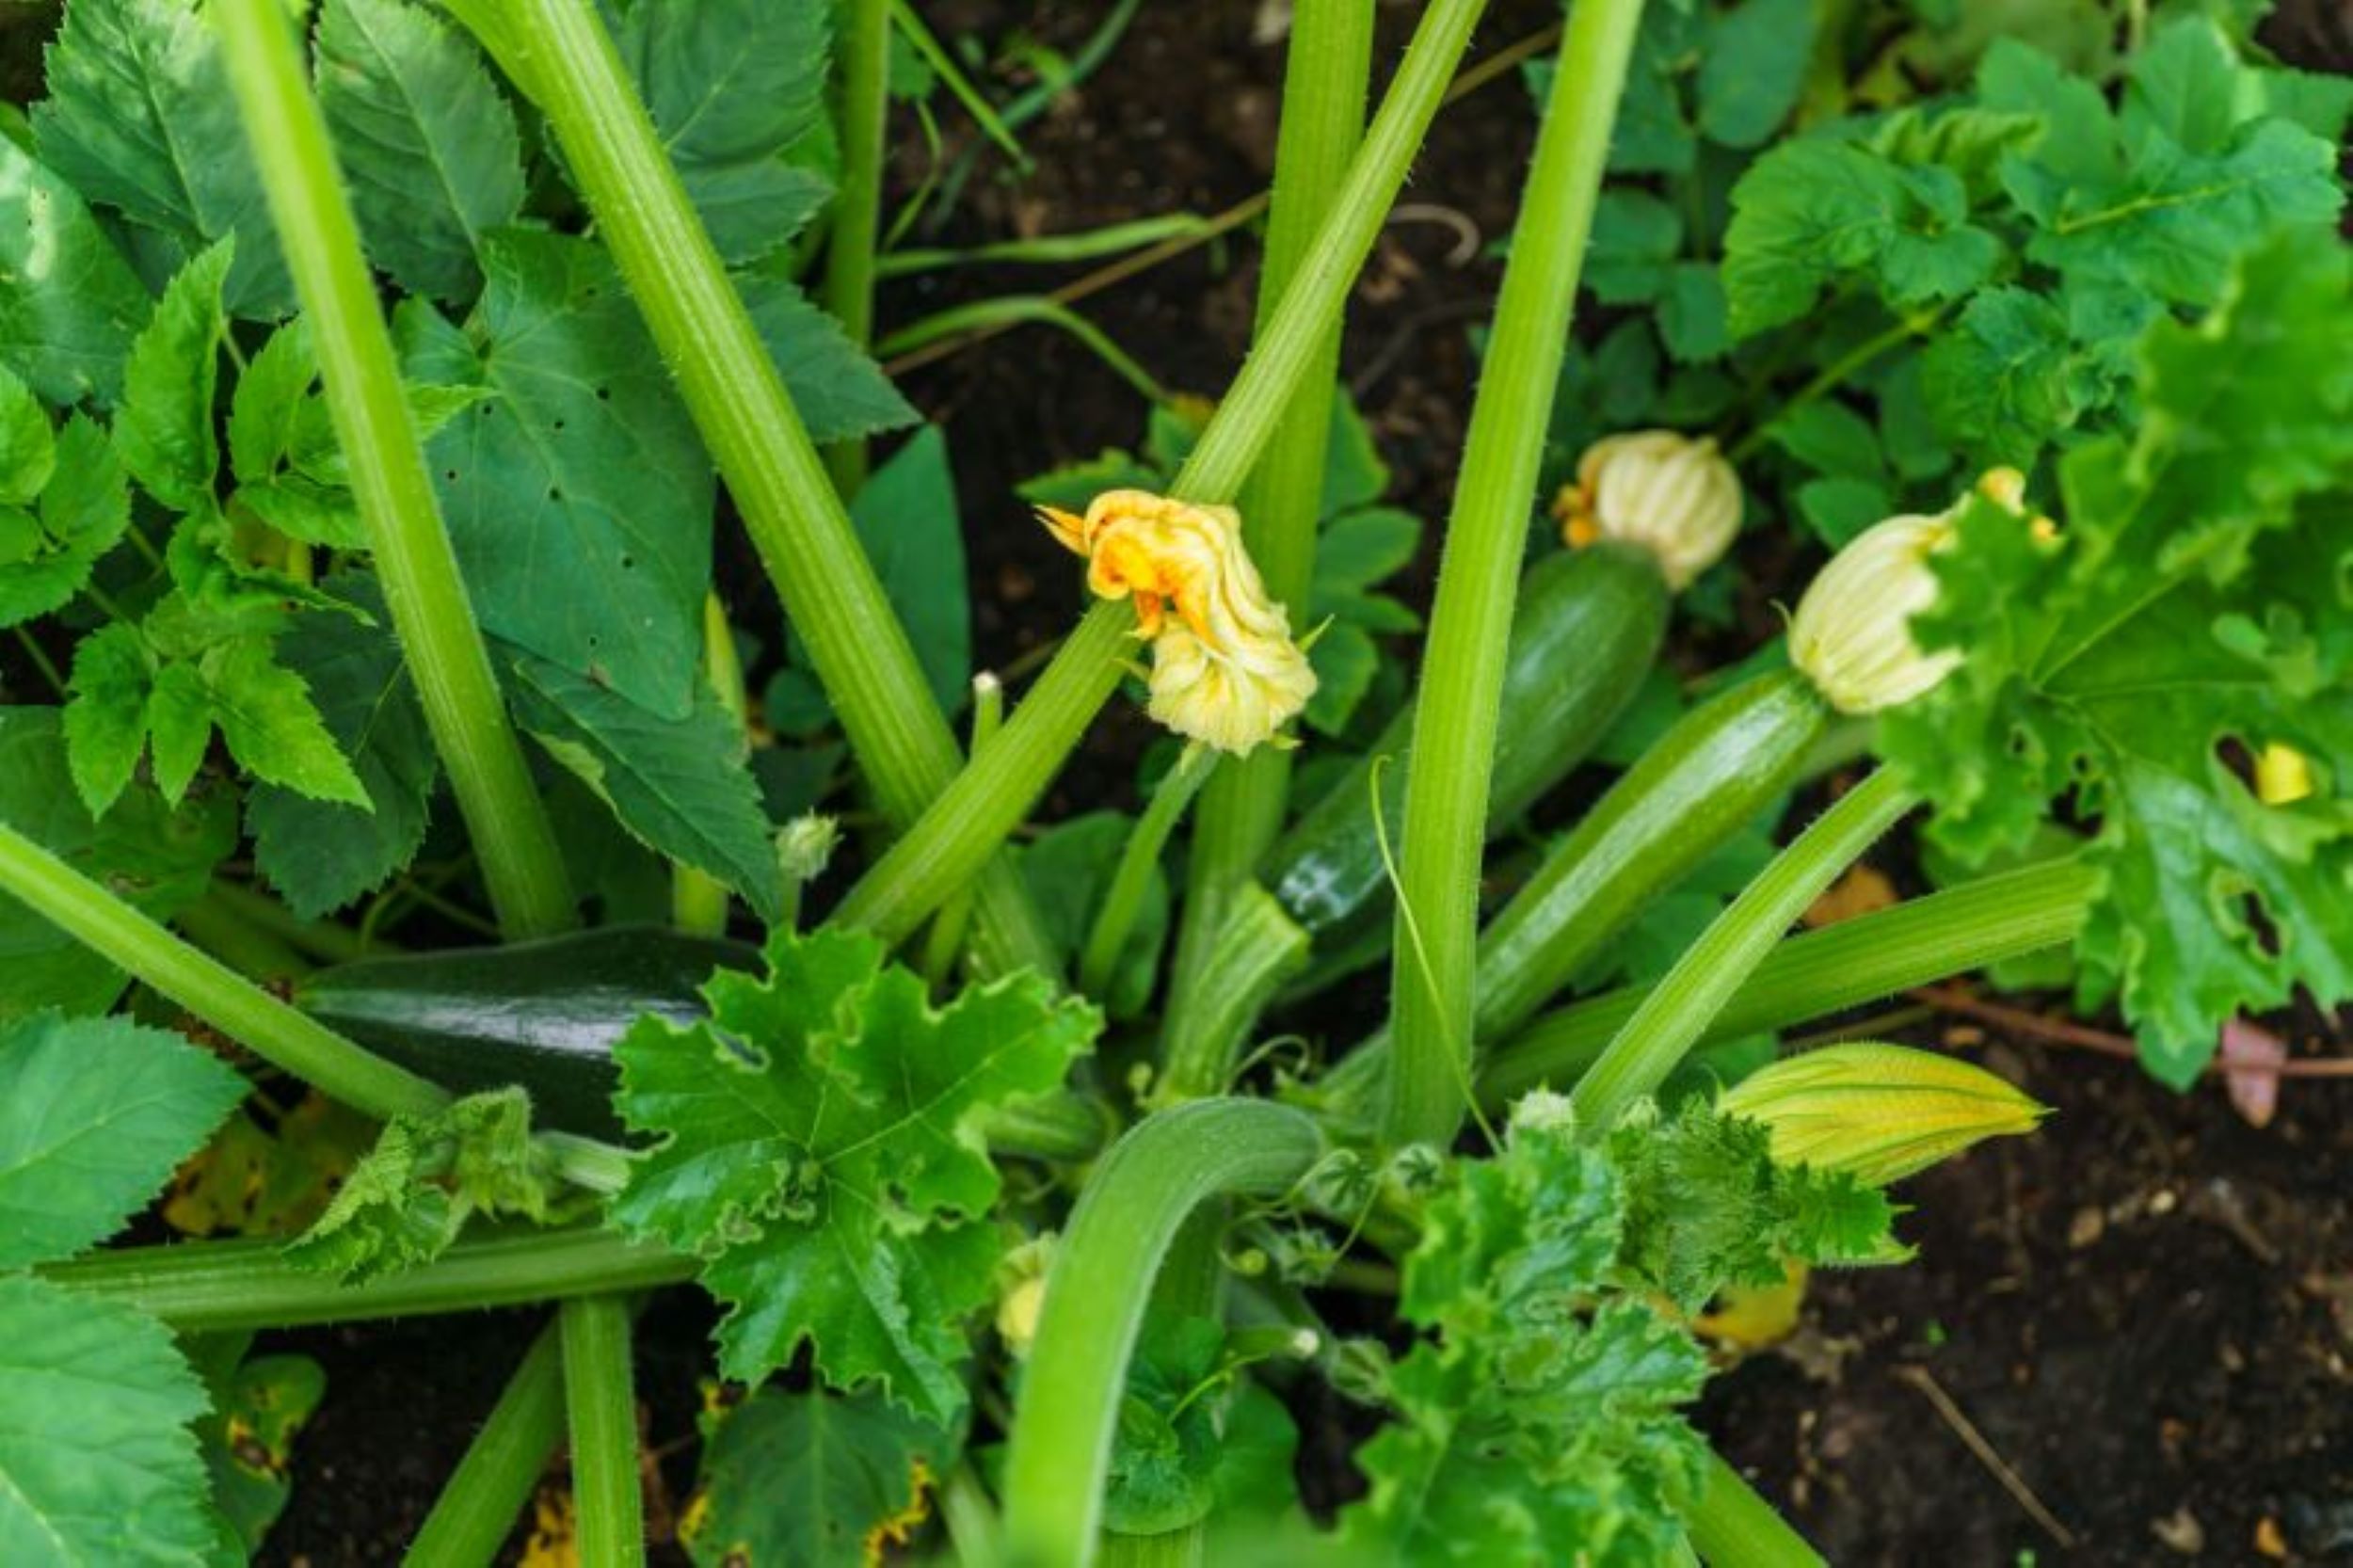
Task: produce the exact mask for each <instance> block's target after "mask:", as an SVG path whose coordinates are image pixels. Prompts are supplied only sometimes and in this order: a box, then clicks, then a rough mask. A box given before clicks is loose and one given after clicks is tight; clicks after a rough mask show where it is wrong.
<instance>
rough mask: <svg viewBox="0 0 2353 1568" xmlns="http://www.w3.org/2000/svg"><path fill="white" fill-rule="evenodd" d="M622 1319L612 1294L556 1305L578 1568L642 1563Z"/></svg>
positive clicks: (623, 1309) (642, 1527) (625, 1315)
mask: <svg viewBox="0 0 2353 1568" xmlns="http://www.w3.org/2000/svg"><path fill="white" fill-rule="evenodd" d="M630 1318H631V1314H630V1309H629V1304H628V1303H627V1302H626V1301H625V1300H623V1299H622V1298H621V1297H619V1296H583V1297H579V1298H577V1299H575V1300H572V1301H568V1302H566V1303H565V1304H563V1305H562V1306H561V1307H560V1308H558V1309H557V1316H556V1327H557V1329H558V1331H559V1333H560V1335H561V1337H562V1339H563V1342H564V1413H565V1429H566V1431H567V1432H568V1434H569V1435H570V1438H571V1449H572V1501H573V1503H574V1504H575V1505H576V1506H577V1509H578V1518H579V1526H580V1529H579V1534H578V1536H577V1537H576V1538H575V1543H574V1544H575V1546H576V1547H577V1549H578V1551H579V1554H580V1568H637V1565H638V1564H641V1563H643V1562H644V1561H645V1560H646V1524H645V1504H644V1498H643V1494H642V1491H641V1483H640V1481H639V1473H638V1467H637V1397H636V1393H635V1391H634V1385H633V1383H632V1377H631V1370H630V1368H631V1356H630V1329H631V1322H630Z"/></svg>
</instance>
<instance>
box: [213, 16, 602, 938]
mask: <svg viewBox="0 0 2353 1568" xmlns="http://www.w3.org/2000/svg"><path fill="white" fill-rule="evenodd" d="M212 15H213V18H214V21H215V24H216V25H217V26H218V27H219V29H220V35H221V41H222V45H223V53H224V55H225V56H226V58H227V60H228V63H229V79H230V84H231V86H232V88H234V89H235V91H236V98H237V108H238V111H239V113H240V115H241V116H242V117H243V119H244V121H245V130H246V137H247V140H248V142H249V143H250V144H251V147H252V150H253V157H254V162H255V166H256V167H257V168H259V169H260V170H261V175H262V184H263V188H264V191H265V192H266V193H267V195H268V198H269V208H270V216H271V217H272V218H273V219H274V220H275V222H276V224H277V228H278V240H279V244H280V247H281V248H283V250H284V252H285V256H286V265H287V269H288V271H290V272H291V273H292V274H293V275H294V281H295V290H296V294H297V295H298V296H300V298H301V300H302V308H303V314H304V317H305V319H306V320H308V321H309V323H310V326H311V340H312V343H313V344H316V346H317V350H318V357H319V371H320V375H321V377H322V379H323V380H324V382H325V385H326V389H327V405H328V412H329V413H330V414H331V415H332V416H333V419H334V422H335V436H336V439H337V440H338V441H339V442H340V443H341V445H342V448H343V452H344V457H345V459H346V460H347V461H348V463H349V464H350V468H351V489H352V495H353V498H354V499H355V500H356V501H357V503H358V504H359V509H360V520H362V521H363V522H364V523H365V524H366V526H367V531H368V546H369V549H370V551H371V552H373V554H374V556H375V560H376V579H377V581H378V582H380V583H381V584H383V587H384V600H385V604H386V606H387V607H388V608H389V609H390V610H391V612H392V629H393V631H394V632H397V633H398V634H399V638H400V647H401V654H402V657H403V658H405V659H406V660H407V661H408V669H409V672H410V673H411V674H412V675H413V676H414V677H415V678H416V683H417V695H418V696H419V697H420V698H421V699H422V701H423V703H424V716H425V722H426V724H427V725H428V726H429V727H430V728H431V729H432V732H433V744H434V745H435V747H436V749H438V750H439V751H440V757H441V765H442V767H443V768H444V769H446V770H447V772H448V774H449V781H450V792H451V793H453V794H454V795H455V796H456V799H457V809H458V812H459V814H460V815H461V816H463V817H464V818H465V820H466V830H467V834H468V836H469V838H470V839H471V840H472V844H473V849H474V855H475V857H476V858H477V859H478V860H479V861H480V862H481V866H482V876H483V880H484V882H485V883H486V884H488V888H489V892H490V902H491V903H492V904H494V905H495V906H496V907H497V910H498V915H499V924H500V925H501V926H502V927H503V928H504V930H505V931H506V932H507V933H508V935H509V936H516V937H521V936H546V935H549V934H551V933H553V932H558V931H564V930H568V929H569V928H570V927H571V926H572V925H573V924H574V923H575V921H576V920H577V918H578V912H577V910H576V909H575V907H574V905H573V902H572V889H571V884H570V880H569V878H568V875H567V873H566V872H565V869H564V857H563V854H562V852H561V851H560V849H559V848H558V847H557V844H556V840H555V833H554V829H553V828H552V826H551V825H550V824H549V821H548V814H547V810H546V808H544V807H543V806H542V805H541V803H540V800H539V796H538V793H537V792H536V790H535V789H534V788H533V786H532V782H531V771H530V769H529V768H528V767H527V766H526V765H525V763H524V761H523V754H522V747H521V744H520V742H518V741H517V739H516V737H515V731H514V729H513V728H511V727H510V726H509V725H508V723H507V720H506V709H505V705H504V702H503V701H502V700H501V698H500V696H499V689H498V682H497V680H496V679H495V678H494V677H493V676H492V674H491V672H490V660H489V654H488V651H487V650H486V649H485V648H484V647H483V643H482V636H481V633H480V632H479V631H478V630H477V629H476V627H475V624H474V616H473V607H472V604H471V603H470V602H469V601H468V600H467V598H466V586H465V584H464V582H463V581H462V580H461V579H460V578H459V576H458V571H457V556H456V552H455V551H454V550H453V549H452V548H451V546H450V541H449V535H448V533H447V531H446V530H445V529H444V528H443V527H442V525H441V516H440V509H439V507H438V505H437V504H436V503H435V501H434V498H433V478H432V475H431V473H430V472H428V471H427V469H426V467H425V461H424V449H423V448H422V447H421V446H420V445H419V444H418V441H417V431H416V426H415V424H413V423H412V422H411V420H410V418H409V414H408V398H407V396H406V395H405V394H404V393H403V392H402V390H401V381H400V367H399V364H398V361H396V360H394V359H393V357H392V336H391V334H390V333H389V332H388V331H387V330H386V329H385V326H384V317H383V313H382V311H381V310H380V308H379V307H378V305H377V302H376V283H375V280H374V279H373V278H372V277H371V276H370V275H369V272H368V265H367V262H366V260H365V258H364V256H363V255H362V253H361V251H360V230H359V225H358V223H357V222H356V221H355V220H354V218H353V216H352V213H351V203H350V201H349V200H348V199H347V198H346V196H345V195H344V186H343V182H342V180H341V178H340V177H339V175H338V174H337V172H336V168H335V156H334V152H333V150H332V148H331V147H330V146H329V145H328V136H327V121H326V119H325V117H324V116H323V115H322V114H321V113H320V112H319V106H318V102H317V100H316V99H314V98H313V97H312V94H311V88H310V84H309V79H308V76H307V73H306V72H304V69H303V61H302V52H301V49H300V47H299V46H298V45H297V43H296V39H295V35H294V32H293V30H292V26H291V24H290V21H289V17H288V13H287V9H286V7H285V6H284V4H283V3H282V0H220V3H219V4H216V5H215V6H214V7H213V8H212Z"/></svg>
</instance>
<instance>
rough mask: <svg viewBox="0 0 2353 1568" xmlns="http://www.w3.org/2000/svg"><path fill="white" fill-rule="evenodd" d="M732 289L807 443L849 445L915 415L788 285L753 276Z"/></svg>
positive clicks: (827, 319) (823, 316) (828, 318)
mask: <svg viewBox="0 0 2353 1568" xmlns="http://www.w3.org/2000/svg"><path fill="white" fill-rule="evenodd" d="M735 286H736V288H737V290H738V291H739V292H740V293H741V294H742V295H743V296H744V309H745V310H747V311H749V312H751V316H752V325H753V326H754V327H755V328H759V331H760V342H762V343H764V344H767V345H768V357H769V358H770V359H772V360H775V361H776V374H777V375H778V376H782V377H783V378H784V389H785V391H787V392H791V393H792V407H793V408H794V410H795V411H797V412H798V413H799V414H800V416H801V423H802V424H804V425H806V426H807V427H808V433H809V436H810V437H811V439H813V440H820V441H839V440H849V439H850V438H852V437H854V436H871V435H874V434H876V433H877V432H879V431H884V430H896V429H899V428H900V427H902V426H904V425H908V424H914V423H916V421H917V420H918V419H919V418H920V417H921V416H920V415H919V414H917V413H916V411H915V409H914V408H911V407H910V406H909V405H908V403H907V400H906V399H905V398H904V397H902V396H900V395H899V389H898V388H896V387H894V386H892V385H891V384H890V378H889V377H888V376H885V375H884V374H883V373H882V369H881V367H880V366H878V365H876V364H875V363H874V361H873V360H871V359H869V358H867V356H866V354H865V351H864V350H862V349H860V348H859V347H858V346H857V344H854V343H852V342H851V341H850V340H849V337H848V336H847V335H846V334H845V333H844V332H843V331H842V330H841V327H840V323H839V322H837V321H835V320H834V319H833V317H831V316H829V315H827V314H826V313H825V312H823V311H821V310H819V309H818V308H817V307H816V306H815V305H812V304H811V303H809V300H808V296H806V295H804V294H802V293H801V291H800V289H799V287H798V286H797V285H796V284H794V283H793V282H792V280H790V279H788V278H782V277H777V276H775V275H773V274H772V273H769V272H763V271H754V272H747V273H744V274H741V275H740V276H738V277H737V279H736V280H735Z"/></svg>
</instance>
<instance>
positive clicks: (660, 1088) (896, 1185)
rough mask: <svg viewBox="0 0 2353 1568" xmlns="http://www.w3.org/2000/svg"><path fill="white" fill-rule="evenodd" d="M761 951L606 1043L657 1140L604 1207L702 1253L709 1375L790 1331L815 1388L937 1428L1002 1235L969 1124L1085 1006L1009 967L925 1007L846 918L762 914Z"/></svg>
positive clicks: (1069, 1035)
mask: <svg viewBox="0 0 2353 1568" xmlns="http://www.w3.org/2000/svg"><path fill="white" fill-rule="evenodd" d="M767 960H768V972H767V974H765V975H764V976H761V977H760V978H757V979H755V978H753V977H750V976H747V975H739V974H728V973H722V974H719V975H715V976H713V977H712V981H711V983H710V984H709V985H708V986H706V987H705V988H704V995H705V997H706V998H707V999H708V1000H709V1001H710V1003H711V1009H712V1016H711V1019H710V1021H709V1022H706V1023H697V1024H695V1025H693V1026H691V1027H689V1028H686V1029H683V1030H680V1029H676V1028H673V1027H672V1026H671V1025H669V1024H668V1023H666V1022H664V1020H662V1019H659V1018H651V1017H648V1018H646V1019H642V1020H640V1021H639V1023H638V1024H637V1026H636V1027H635V1028H634V1029H632V1031H631V1032H629V1034H628V1035H627V1036H625V1037H624V1038H623V1039H622V1041H621V1043H620V1044H619V1045H618V1046H617V1047H616V1048H615V1051H614V1055H615V1056H616V1058H617V1059H618V1061H619V1062H620V1064H621V1089H620V1092H619V1094H618V1095H617V1096H616V1097H615V1104H616V1106H617V1107H618V1108H619V1110H620V1112H621V1115H622V1117H623V1119H624V1120H626V1121H627V1122H628V1123H629V1125H630V1126H631V1128H633V1129H635V1130H636V1131H638V1132H640V1133H644V1134H647V1135H648V1136H650V1137H653V1138H655V1139H658V1140H659V1142H658V1143H656V1144H655V1145H654V1147H653V1148H652V1150H651V1151H650V1152H649V1153H648V1154H647V1155H646V1157H645V1158H644V1160H643V1162H642V1163H641V1164H640V1165H639V1166H638V1167H637V1169H636V1171H635V1172H634V1174H633V1175H632V1177H631V1180H630V1185H629V1187H628V1189H627V1190H626V1191H625V1192H622V1194H621V1195H620V1196H619V1197H618V1198H616V1199H615V1200H614V1205H613V1214H614V1218H615V1219H616V1221H618V1222H619V1224H621V1225H622V1226H624V1227H625V1228H627V1229H629V1230H631V1231H632V1232H634V1233H636V1234H639V1235H644V1236H652V1237H658V1238H661V1239H662V1240H665V1241H667V1242H668V1243H669V1244H671V1245H672V1246H675V1247H677V1248H680V1250H683V1251H690V1252H694V1253H696V1254H698V1255H700V1256H701V1257H702V1258H703V1260H704V1263H703V1272H702V1279H703V1283H704V1285H705V1286H707V1287H708V1288H710V1289H711V1290H712V1293H713V1294H715V1295H717V1296H718V1297H719V1298H720V1299H721V1300H723V1301H725V1302H727V1303H728V1304H729V1306H730V1308H731V1310H730V1311H729V1313H728V1317H727V1319H726V1320H725V1321H724V1322H722V1323H721V1325H720V1330H719V1361H720V1368H721V1369H722V1370H723V1371H724V1372H726V1373H727V1375H728V1376H729V1377H733V1378H738V1379H742V1380H744V1381H745V1382H757V1381H758V1380H759V1379H760V1377H762V1376H763V1375H765V1374H766V1373H767V1372H769V1371H770V1370H772V1369H774V1368H778V1367H782V1366H785V1365H787V1364H789V1363H790V1362H791V1361H792V1358H793V1356H794V1355H795V1354H796V1353H797V1352H798V1351H799V1349H800V1347H801V1346H802V1345H803V1344H805V1343H806V1344H808V1345H809V1346H810V1347H811V1353H812V1357H813V1360H814V1363H815V1366H816V1368H817V1370H818V1372H819V1373H820V1374H821V1375H822V1376H823V1377H824V1380H825V1381H826V1382H827V1383H828V1384H832V1385H833V1386H835V1387H838V1388H845V1389H855V1388H857V1387H860V1386H865V1385H870V1384H880V1385H881V1387H882V1388H883V1390H884V1391H885V1392H886V1393H887V1394H888V1396H889V1397H890V1398H891V1399H892V1400H896V1401H897V1402H899V1403H900V1404H902V1405H904V1407H905V1408H907V1409H908V1410H910V1411H912V1412H914V1413H915V1414H917V1415H918V1416H923V1417H924V1418H926V1419H929V1420H932V1421H935V1422H938V1423H943V1424H944V1423H946V1422H948V1421H951V1420H952V1419H953V1418H954V1417H955V1416H957V1414H958V1413H959V1412H960V1411H961V1410H962V1409H963V1408H964V1404H965V1399H966V1395H965V1385H964V1379H963V1376H962V1374H961V1369H960V1368H961V1363H962V1362H963V1360H964V1358H965V1356H966V1354H967V1353H968V1342H967V1339H966V1336H965V1331H964V1326H963V1320H964V1319H965V1318H966V1317H967V1316H968V1315H969V1314H970V1313H971V1312H972V1311H973V1310H974V1309H976V1308H977V1307H979V1306H980V1305H981V1304H983V1303H984V1302H985V1301H986V1300H987V1299H988V1297H989V1295H990V1293H991V1288H992V1287H991V1273H992V1271H993V1269H994V1267H995V1264H996V1262H997V1258H998V1256H999V1253H1000V1250H1001V1248H1002V1245H1003V1243H1002V1241H1001V1240H1000V1238H999V1235H998V1231H997V1228H996V1226H995V1224H993V1223H992V1222H991V1221H990V1220H989V1219H988V1215H989V1213H990V1211H991V1209H992V1208H994V1207H995V1204H996V1201H997V1196H998V1192H999V1185H1000V1183H999V1177H998V1174H997V1171H996V1168H995V1167H994V1166H993V1165H992V1164H990V1162H989V1159H988V1155H987V1152H986V1148H985V1146H984V1144H983V1142H982V1139H981V1133H980V1128H979V1125H978V1123H979V1118H980V1117H981V1116H982V1115H983V1114H984V1113H985V1112H987V1111H989V1110H990V1109H992V1108H995V1107H998V1106H1002V1105H1005V1104H1007V1103H1010V1102H1013V1101H1016V1100H1019V1099H1022V1098H1024V1097H1027V1096H1033V1095H1040V1094H1044V1093H1047V1092H1048V1091H1050V1090H1051V1089H1053V1088H1054V1087H1055V1086H1056V1085H1057V1084H1059V1083H1060V1082H1061V1081H1062V1080H1063V1077H1064V1074H1065V1073H1066V1072H1067V1071H1068V1070H1069V1066H1070V1064H1071V1062H1072V1060H1073V1059H1074V1058H1075V1057H1077V1056H1078V1055H1079V1054H1080V1052H1082V1051H1084V1050H1085V1049H1086V1048H1088V1046H1089V1045H1090V1043H1091V1042H1092V1040H1093V1038H1094V1035H1095V1032H1096V1028H1097V1027H1098V1025H1099V1019H1098V1016H1097V1015H1096V1013H1095V1011H1094V1009H1093V1008H1091V1007H1089V1006H1087V1005H1086V1004H1085V1003H1084V1002H1082V1001H1079V1000H1074V999H1068V998H1061V999H1057V998H1056V997H1055V996H1054V994H1053V992H1052V989H1051V987H1050V986H1049V985H1048V984H1047V983H1046V982H1045V981H1043V980H1041V979H1040V978H1038V977H1037V976H1035V975H1033V974H1029V973H1026V972H1025V973H1023V974H1019V975H1016V976H1013V977H1011V978H1008V979H1005V980H1000V981H997V982H994V983H992V984H987V985H984V986H973V987H970V988H968V989H967V990H966V991H965V992H964V993H963V994H962V995H961V996H959V997H958V998H957V999H956V1000H955V1001H954V1002H952V1003H951V1004H950V1005H949V1006H948V1007H947V1008H945V1009H938V1010H936V1009H934V1008H933V1007H932V1006H931V1004H930V1002H929V1001H928V1000H926V998H925V995H924V986H923V983H922V982H921V981H920V980H919V979H918V978H917V977H916V976H915V975H913V974H912V973H910V972H908V971H907V970H905V969H904V968H898V967H896V966H891V967H888V968H886V967H885V965H884V963H883V949H882V945H881V943H879V942H878V941H876V940H875V939H874V938H873V937H872V936H868V935H866V934H864V933H860V932H847V931H834V930H821V931H819V932H817V933H815V934H813V935H811V936H807V937H801V936H794V935H793V934H792V932H790V931H788V930H779V931H778V932H776V934H775V935H774V936H772V937H771V938H770V940H769V945H768V951H767Z"/></svg>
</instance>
